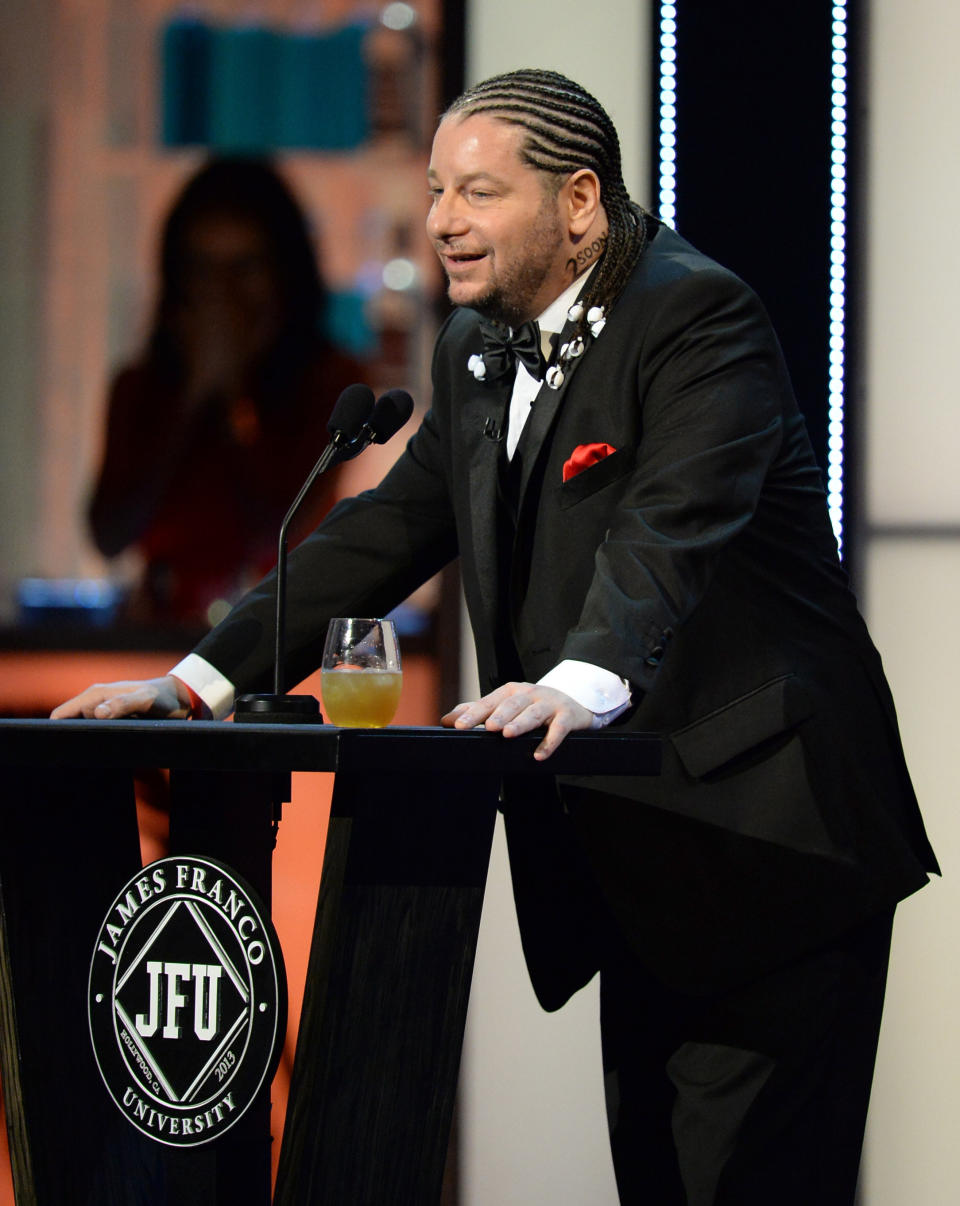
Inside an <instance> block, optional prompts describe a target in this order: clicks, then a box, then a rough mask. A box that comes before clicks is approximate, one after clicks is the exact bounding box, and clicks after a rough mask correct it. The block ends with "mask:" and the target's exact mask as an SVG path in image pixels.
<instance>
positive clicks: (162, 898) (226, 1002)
mask: <svg viewBox="0 0 960 1206" xmlns="http://www.w3.org/2000/svg"><path fill="white" fill-rule="evenodd" d="M286 1006H287V1000H286V981H285V978H284V974H283V961H282V957H281V954H280V946H279V943H278V942H277V938H276V934H275V933H274V930H273V926H272V925H271V923H270V920H269V918H268V917H267V915H266V912H265V910H264V908H263V906H262V905H261V904H260V902H259V901H258V900H257V898H256V897H255V895H254V893H253V892H252V891H251V889H250V888H249V886H248V885H247V884H246V883H244V881H243V880H242V879H240V878H239V877H238V876H237V875H236V874H235V873H234V872H233V871H231V870H230V869H229V868H228V867H225V866H224V865H223V864H221V863H218V862H215V861H214V860H213V859H209V858H196V857H193V856H192V855H182V856H178V857H175V858H173V857H171V858H165V859H160V860H159V861H158V862H155V863H151V864H150V865H149V866H148V867H145V868H144V869H143V871H142V872H141V873H140V874H139V875H137V876H135V877H134V878H133V879H131V880H130V881H129V883H127V884H126V885H125V886H124V887H123V888H122V889H121V891H120V894H119V895H118V896H117V898H116V900H115V901H114V902H113V904H112V905H111V907H110V911H109V912H108V914H107V916H106V918H105V920H104V923H103V926H102V927H101V930H100V933H99V935H98V937H97V942H96V946H95V948H94V952H93V959H92V961H91V964H90V988H89V996H88V1013H89V1018H90V1037H91V1039H92V1041H93V1050H94V1055H95V1056H96V1060H97V1064H98V1066H99V1068H100V1075H101V1076H102V1077H103V1079H104V1082H105V1084H106V1086H107V1089H108V1090H109V1092H110V1096H111V1097H112V1098H113V1100H114V1101H115V1102H116V1104H117V1106H118V1107H119V1108H120V1110H121V1111H122V1113H123V1114H124V1116H125V1117H126V1118H127V1119H128V1120H129V1122H130V1123H132V1125H133V1126H135V1127H136V1128H137V1129H138V1130H140V1131H142V1132H143V1133H144V1134H145V1135H148V1136H149V1137H150V1138H151V1139H156V1140H157V1141H158V1142H160V1143H166V1144H170V1145H172V1146H175V1147H193V1146H196V1145H197V1144H201V1143H209V1142H210V1141H211V1140H214V1139H217V1138H219V1136H220V1135H222V1134H223V1133H224V1132H225V1131H226V1130H228V1129H229V1128H230V1127H231V1126H232V1125H233V1124H234V1123H235V1122H236V1121H237V1120H238V1119H239V1118H240V1117H241V1115H242V1114H243V1113H244V1112H245V1110H246V1109H247V1107H248V1106H249V1105H250V1104H251V1102H252V1101H253V1100H254V1098H255V1097H256V1096H257V1093H258V1092H259V1090H260V1089H261V1088H262V1086H263V1085H264V1084H265V1083H266V1082H267V1080H268V1078H269V1077H271V1076H272V1075H273V1072H274V1070H275V1069H276V1065H277V1061H278V1059H279V1055H280V1048H281V1046H282V1043H283V1036H284V1029H285V1027H286Z"/></svg>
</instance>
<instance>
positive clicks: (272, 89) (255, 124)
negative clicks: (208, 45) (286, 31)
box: [210, 24, 282, 152]
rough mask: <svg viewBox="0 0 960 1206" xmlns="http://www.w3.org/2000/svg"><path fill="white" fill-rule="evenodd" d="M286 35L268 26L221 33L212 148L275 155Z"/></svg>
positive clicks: (214, 73) (214, 63)
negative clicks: (282, 54) (282, 44)
mask: <svg viewBox="0 0 960 1206" xmlns="http://www.w3.org/2000/svg"><path fill="white" fill-rule="evenodd" d="M281 42H282V35H281V34H277V33H275V32H274V31H273V30H272V29H268V28H267V27H266V26H265V25H258V24H248V25H236V26H229V27H227V28H225V29H218V30H217V31H216V35H215V37H214V43H213V54H212V56H211V62H210V66H211V74H210V145H211V146H212V147H216V148H217V149H218V150H223V151H251V152H260V151H269V150H270V149H271V148H272V147H275V146H277V145H279V144H278V143H277V108H278V94H279V86H280V72H279V67H280V58H281V52H280V46H281Z"/></svg>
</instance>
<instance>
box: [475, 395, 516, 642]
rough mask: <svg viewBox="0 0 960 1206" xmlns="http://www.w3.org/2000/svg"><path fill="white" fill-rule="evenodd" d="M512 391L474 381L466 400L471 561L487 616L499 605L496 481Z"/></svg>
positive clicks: (491, 615)
mask: <svg viewBox="0 0 960 1206" xmlns="http://www.w3.org/2000/svg"><path fill="white" fill-rule="evenodd" d="M510 393H511V390H510V388H509V387H508V386H504V385H492V384H487V385H484V384H482V383H480V382H477V383H476V384H475V388H474V389H473V390H472V391H471V395H470V397H469V399H468V400H467V402H466V405H467V406H468V407H469V413H468V414H466V415H465V418H464V424H465V427H466V429H467V430H468V432H469V448H468V453H467V455H468V473H469V480H470V524H471V528H472V533H471V534H472V541H471V543H472V548H473V560H474V563H475V565H476V570H477V579H478V587H479V589H480V592H481V594H482V597H483V609H484V612H485V613H486V614H487V615H488V616H489V617H491V618H492V617H494V616H495V615H496V611H497V606H498V599H499V595H498V591H499V589H500V586H499V576H500V569H499V565H500V563H499V560H498V551H497V481H498V474H499V462H500V455H501V450H502V448H503V440H504V436H505V433H506V425H507V408H508V405H509V402H510Z"/></svg>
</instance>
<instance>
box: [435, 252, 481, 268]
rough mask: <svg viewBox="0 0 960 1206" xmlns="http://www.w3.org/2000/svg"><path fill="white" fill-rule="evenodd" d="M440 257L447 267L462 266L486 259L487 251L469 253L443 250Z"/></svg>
mask: <svg viewBox="0 0 960 1206" xmlns="http://www.w3.org/2000/svg"><path fill="white" fill-rule="evenodd" d="M440 258H441V259H442V260H443V262H444V264H445V265H446V266H447V268H462V267H468V266H469V265H470V264H476V263H477V262H478V261H479V260H483V259H486V252H483V251H478V252H473V253H471V254H468V253H467V252H463V251H441V252H440Z"/></svg>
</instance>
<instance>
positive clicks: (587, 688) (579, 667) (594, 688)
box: [191, 658, 631, 729]
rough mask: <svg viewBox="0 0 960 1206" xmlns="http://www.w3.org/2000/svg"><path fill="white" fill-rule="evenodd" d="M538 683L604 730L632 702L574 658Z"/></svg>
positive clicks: (623, 684)
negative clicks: (574, 704) (587, 713)
mask: <svg viewBox="0 0 960 1206" xmlns="http://www.w3.org/2000/svg"><path fill="white" fill-rule="evenodd" d="M191 685H192V684H191ZM538 686H543V687H553V688H554V689H555V690H557V691H562V692H563V693H564V695H569V696H570V698H571V699H572V700H575V701H576V702H577V703H578V704H580V705H581V706H582V707H584V708H587V709H588V711H590V712H592V713H593V727H594V728H595V729H602V728H603V727H604V726H605V725H608V724H609V723H610V721H611V720H616V718H617V717H618V716H619V715H620V714H621V713H622V712H625V711H626V710H627V708H629V707H630V703H631V696H630V684H629V683H628V682H627V681H626V679H623V678H620V676H619V675H617V674H614V673H613V671H612V670H604V669H603V667H602V666H594V665H593V664H592V663H590V662H578V661H574V660H573V659H571V658H568V659H567V660H566V661H563V662H560V664H559V665H557V666H554V668H553V669H552V670H550V671H549V672H548V673H547V674H545V675H544V676H543V678H541V679H540V681H539V683H538ZM194 690H196V688H194ZM197 694H198V695H199V694H200V692H199V691H198V692H197Z"/></svg>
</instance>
